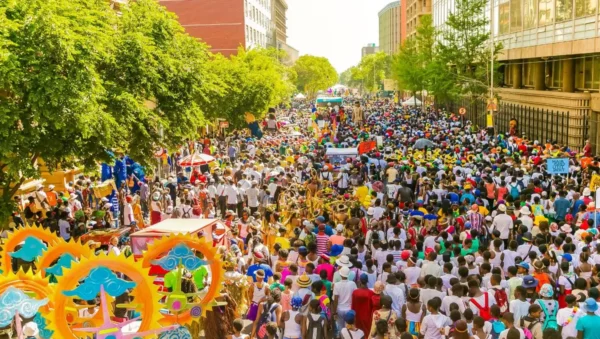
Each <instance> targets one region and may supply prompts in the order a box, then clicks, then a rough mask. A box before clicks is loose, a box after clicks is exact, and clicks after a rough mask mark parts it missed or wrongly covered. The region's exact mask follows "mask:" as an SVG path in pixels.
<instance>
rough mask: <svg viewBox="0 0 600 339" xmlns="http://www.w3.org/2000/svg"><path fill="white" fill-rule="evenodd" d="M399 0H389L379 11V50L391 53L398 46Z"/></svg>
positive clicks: (394, 51) (396, 49)
mask: <svg viewBox="0 0 600 339" xmlns="http://www.w3.org/2000/svg"><path fill="white" fill-rule="evenodd" d="M399 21H400V1H399V0H396V1H393V2H390V3H389V4H388V5H387V6H385V7H384V8H383V9H382V10H381V11H379V50H381V51H384V52H385V53H387V54H389V55H392V54H395V53H396V52H398V49H399V48H400V23H399Z"/></svg>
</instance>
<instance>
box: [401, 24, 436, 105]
mask: <svg viewBox="0 0 600 339" xmlns="http://www.w3.org/2000/svg"><path fill="white" fill-rule="evenodd" d="M436 36H437V33H436V30H435V28H434V27H433V21H432V19H431V15H424V16H422V17H421V20H420V23H419V26H417V34H416V36H415V37H414V38H410V39H407V40H406V41H405V42H404V44H403V45H402V46H401V47H400V51H399V52H398V54H397V55H396V57H395V59H394V78H395V79H396V80H397V81H398V85H399V87H400V88H401V89H404V90H408V91H410V92H411V93H412V95H413V96H415V95H416V94H417V93H418V92H421V94H423V93H424V92H423V90H424V89H427V90H428V91H429V92H434V93H436V91H437V87H436V85H435V82H436V81H437V78H438V77H439V76H440V74H439V73H437V71H435V67H434V64H435V62H436V59H437V55H436V50H435V41H436ZM434 89H435V90H434Z"/></svg>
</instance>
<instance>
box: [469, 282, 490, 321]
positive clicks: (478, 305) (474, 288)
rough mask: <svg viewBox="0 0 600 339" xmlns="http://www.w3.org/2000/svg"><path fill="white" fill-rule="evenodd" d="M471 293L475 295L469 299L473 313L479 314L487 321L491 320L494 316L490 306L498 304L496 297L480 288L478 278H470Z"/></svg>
mask: <svg viewBox="0 0 600 339" xmlns="http://www.w3.org/2000/svg"><path fill="white" fill-rule="evenodd" d="M468 284H469V294H470V295H472V296H473V297H472V298H471V299H469V303H468V305H469V308H470V309H471V310H472V311H473V314H476V315H479V316H480V317H482V318H483V320H485V321H489V320H490V319H491V318H492V313H491V311H490V307H491V306H492V305H496V299H494V296H493V295H492V294H491V293H489V292H482V291H481V289H480V288H479V281H478V280H477V279H472V280H469V283H468Z"/></svg>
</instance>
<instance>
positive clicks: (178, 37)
mask: <svg viewBox="0 0 600 339" xmlns="http://www.w3.org/2000/svg"><path fill="white" fill-rule="evenodd" d="M116 27H117V31H116V32H115V40H114V43H115V48H114V53H113V55H112V56H111V57H110V58H109V59H108V62H107V63H106V64H105V65H103V68H104V71H103V78H104V84H105V89H106V91H107V95H106V96H105V101H104V105H105V107H106V109H107V111H109V112H110V113H111V115H112V116H113V117H114V119H115V120H116V122H117V123H118V125H119V128H118V129H117V130H115V131H114V132H116V133H118V134H120V135H121V139H120V140H119V141H120V144H119V146H120V148H122V149H124V150H127V152H128V154H130V155H131V156H132V157H133V158H134V159H145V158H147V156H148V154H151V152H152V150H153V148H154V147H155V146H156V144H157V143H160V144H162V145H163V146H166V147H168V148H172V147H175V146H178V145H180V144H181V143H183V142H184V140H185V139H186V138H189V137H191V136H194V135H195V134H196V133H197V131H198V128H199V127H200V126H203V125H204V124H205V119H204V115H203V111H202V109H201V104H202V103H203V102H204V100H203V99H204V98H205V97H206V96H207V95H209V94H210V93H212V92H213V91H214V90H215V89H216V88H218V86H219V85H220V84H221V82H220V81H218V79H217V78H216V77H215V76H214V75H212V74H211V73H210V72H209V71H208V68H207V66H206V64H207V62H208V59H209V57H210V53H209V51H208V48H207V46H206V45H205V44H203V43H200V42H198V41H197V40H196V39H195V38H193V37H191V36H189V35H187V34H185V33H184V30H183V28H182V27H181V25H180V24H179V22H178V21H177V19H176V18H175V16H174V15H173V14H172V13H170V12H168V11H166V10H165V9H164V8H163V7H162V6H160V5H158V3H157V2H156V1H154V0H139V1H135V2H132V3H131V5H130V6H128V7H126V8H124V9H123V11H122V15H121V16H120V18H119V20H118V24H117V26H116ZM149 101H150V102H153V103H154V104H153V105H148V102H149Z"/></svg>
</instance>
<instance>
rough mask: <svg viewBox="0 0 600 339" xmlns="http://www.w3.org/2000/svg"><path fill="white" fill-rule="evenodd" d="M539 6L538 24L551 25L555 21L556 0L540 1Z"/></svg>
mask: <svg viewBox="0 0 600 339" xmlns="http://www.w3.org/2000/svg"><path fill="white" fill-rule="evenodd" d="M538 4H539V7H538V8H539V9H538V24H539V25H540V26H544V25H549V24H551V23H552V22H553V21H554V0H539V2H538Z"/></svg>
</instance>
